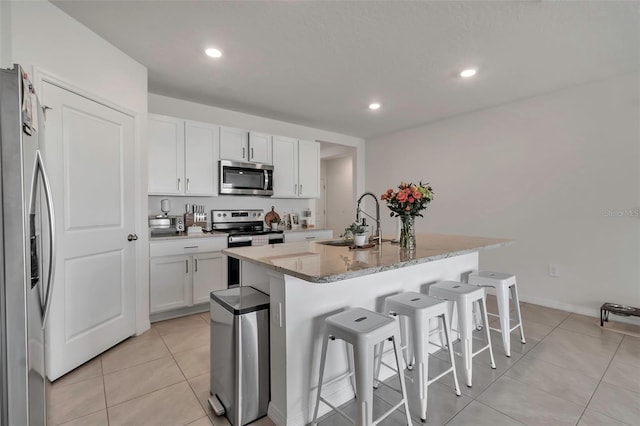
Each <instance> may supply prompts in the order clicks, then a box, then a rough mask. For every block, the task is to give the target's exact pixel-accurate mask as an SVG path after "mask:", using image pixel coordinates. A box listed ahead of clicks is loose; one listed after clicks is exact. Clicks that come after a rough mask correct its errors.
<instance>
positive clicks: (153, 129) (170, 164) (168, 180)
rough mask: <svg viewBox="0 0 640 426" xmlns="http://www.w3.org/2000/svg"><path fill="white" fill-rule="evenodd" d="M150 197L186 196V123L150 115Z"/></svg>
mask: <svg viewBox="0 0 640 426" xmlns="http://www.w3.org/2000/svg"><path fill="white" fill-rule="evenodd" d="M148 135H149V194H160V195H171V194H175V195H177V194H183V193H184V188H185V180H184V120H180V119H178V118H173V117H165V116H160V115H151V114H149V133H148Z"/></svg>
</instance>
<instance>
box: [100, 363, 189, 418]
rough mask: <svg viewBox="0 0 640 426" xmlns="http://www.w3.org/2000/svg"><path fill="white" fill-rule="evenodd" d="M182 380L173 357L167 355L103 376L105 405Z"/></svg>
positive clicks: (115, 403)
mask: <svg viewBox="0 0 640 426" xmlns="http://www.w3.org/2000/svg"><path fill="white" fill-rule="evenodd" d="M181 381H184V376H183V375H182V372H181V371H180V369H179V368H178V365H177V364H176V362H175V361H174V359H173V357H171V356H167V357H164V358H160V359H157V360H154V361H149V362H145V363H144V364H140V365H136V366H135V367H130V368H126V369H124V370H118V371H116V372H115V373H110V374H107V375H105V376H104V386H105V391H106V395H107V407H112V406H114V405H117V404H120V403H122V402H124V401H128V400H130V399H133V398H137V397H139V396H142V395H145V394H147V393H150V392H153V391H156V390H158V389H162V388H165V387H167V386H170V385H173V384H176V383H179V382H181Z"/></svg>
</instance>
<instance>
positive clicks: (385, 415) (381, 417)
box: [373, 398, 404, 426]
mask: <svg viewBox="0 0 640 426" xmlns="http://www.w3.org/2000/svg"><path fill="white" fill-rule="evenodd" d="M402 405H404V398H403V399H401V400H400V402H399V403H397V404H396V405H394V406H393V407H391V408H390V409H389V411H387V412H386V413H384V414H383V415H381V416H380V417H378V418H377V420H374V421H373V426H375V425H377V424H378V423H380V422H381V421H383V420H384V419H386V418H387V417H389V415H390V414H391V413H393V412H394V411H396V410H397V409H398V408H400V407H401V406H402Z"/></svg>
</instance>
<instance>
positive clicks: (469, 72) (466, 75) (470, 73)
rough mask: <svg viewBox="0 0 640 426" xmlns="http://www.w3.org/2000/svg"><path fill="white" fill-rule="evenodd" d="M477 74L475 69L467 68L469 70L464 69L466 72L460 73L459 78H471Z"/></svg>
mask: <svg viewBox="0 0 640 426" xmlns="http://www.w3.org/2000/svg"><path fill="white" fill-rule="evenodd" d="M477 72H478V70H476V69H475V68H469V69H466V70H464V71H462V72H461V73H460V77H464V78H469V77H473V76H474V75H476V73H477Z"/></svg>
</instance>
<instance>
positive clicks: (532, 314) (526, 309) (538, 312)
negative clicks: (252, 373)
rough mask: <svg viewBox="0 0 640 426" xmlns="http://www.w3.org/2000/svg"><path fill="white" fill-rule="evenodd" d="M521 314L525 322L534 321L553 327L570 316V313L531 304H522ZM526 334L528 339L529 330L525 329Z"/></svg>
mask: <svg viewBox="0 0 640 426" xmlns="http://www.w3.org/2000/svg"><path fill="white" fill-rule="evenodd" d="M520 313H521V315H522V319H523V320H524V321H533V322H537V323H540V324H545V325H550V326H552V327H555V326H557V325H559V324H560V323H561V322H562V321H564V320H565V319H566V318H567V317H568V316H569V312H565V311H561V310H559V309H553V308H547V307H546V306H540V305H533V304H531V303H521V304H520ZM524 332H525V337H526V332H527V330H526V329H525V330H524Z"/></svg>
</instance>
